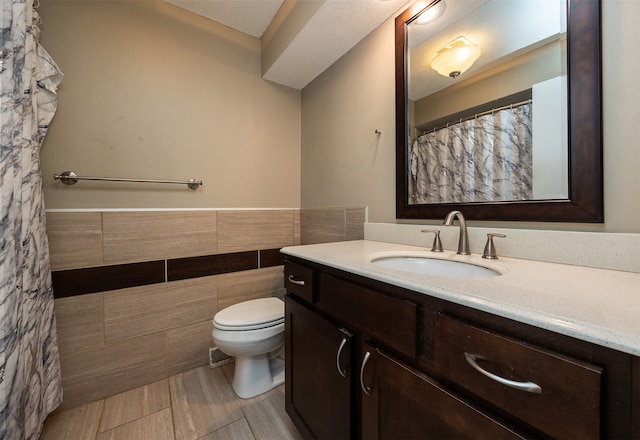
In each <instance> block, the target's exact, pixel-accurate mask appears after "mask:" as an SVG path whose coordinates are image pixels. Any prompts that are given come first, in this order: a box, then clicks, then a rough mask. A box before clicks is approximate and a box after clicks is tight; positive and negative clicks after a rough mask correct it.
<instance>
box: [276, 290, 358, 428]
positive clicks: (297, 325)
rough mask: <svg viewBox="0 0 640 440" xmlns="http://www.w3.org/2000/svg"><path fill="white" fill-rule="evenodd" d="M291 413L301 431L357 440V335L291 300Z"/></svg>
mask: <svg viewBox="0 0 640 440" xmlns="http://www.w3.org/2000/svg"><path fill="white" fill-rule="evenodd" d="M285 309H286V312H285V329H286V330H285V338H286V345H285V350H286V352H285V360H286V361H285V362H286V369H285V394H286V406H287V412H288V413H289V415H290V416H291V418H292V419H293V420H294V422H295V423H296V425H297V426H298V428H299V429H300V431H301V432H303V433H305V434H306V436H307V437H310V438H318V439H351V438H353V436H354V434H353V432H352V419H353V417H352V413H351V411H352V407H353V404H352V398H351V396H352V392H351V390H352V377H353V375H352V371H351V361H352V358H353V342H352V339H353V335H352V334H351V333H349V331H347V330H346V329H344V328H342V327H338V326H336V325H335V324H333V323H332V322H330V321H328V320H326V319H324V318H322V317H321V316H320V315H318V314H317V313H314V312H313V311H311V310H310V309H308V308H306V307H304V306H302V305H300V304H299V303H298V302H297V301H296V300H294V299H292V298H291V297H286V298H285Z"/></svg>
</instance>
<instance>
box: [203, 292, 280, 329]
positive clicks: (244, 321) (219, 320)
mask: <svg viewBox="0 0 640 440" xmlns="http://www.w3.org/2000/svg"><path fill="white" fill-rule="evenodd" d="M283 322H284V302H283V301H282V300H280V299H278V298H275V297H271V298H259V299H254V300H250V301H245V302H242V303H238V304H234V305H232V306H229V307H227V308H225V309H223V310H221V311H219V312H218V313H216V315H215V316H214V318H213V326H214V327H215V328H217V329H220V330H228V331H247V330H258V329H263V328H267V327H273V326H276V325H279V324H282V323H283Z"/></svg>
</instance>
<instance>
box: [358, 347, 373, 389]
mask: <svg viewBox="0 0 640 440" xmlns="http://www.w3.org/2000/svg"><path fill="white" fill-rule="evenodd" d="M370 357H371V353H369V352H368V351H367V352H366V353H365V354H364V359H362V366H361V367H360V388H362V392H363V393H365V394H366V395H367V396H370V395H371V387H368V386H366V385H365V384H364V378H363V375H364V367H365V366H366V365H367V362H369V358H370Z"/></svg>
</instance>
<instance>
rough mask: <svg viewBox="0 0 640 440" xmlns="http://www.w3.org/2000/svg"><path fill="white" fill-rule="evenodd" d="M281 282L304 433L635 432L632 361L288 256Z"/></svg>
mask: <svg viewBox="0 0 640 440" xmlns="http://www.w3.org/2000/svg"><path fill="white" fill-rule="evenodd" d="M300 281H304V283H300ZM285 288H286V289H287V297H286V301H285V309H286V330H285V348H286V374H287V376H286V379H285V383H286V410H287V412H288V413H289V415H290V416H291V418H292V420H293V421H294V423H295V424H296V426H297V427H298V428H299V430H300V432H301V433H303V435H304V436H305V437H306V438H318V439H336V438H352V439H359V438H362V439H376V438H402V439H411V438H420V439H425V438H432V439H441V438H447V439H450V438H451V439H463V438H467V439H482V438H487V439H498V438H500V439H502V438H505V439H506V438H557V439H576V438H580V439H599V438H611V439H626V438H637V437H638V436H640V432H638V426H637V417H638V407H637V405H638V402H639V399H638V395H639V394H640V391H639V389H638V388H639V387H638V378H635V379H634V374H635V375H637V372H638V359H637V358H636V357H634V356H631V355H627V354H624V353H620V352H617V351H615V350H611V349H607V348H605V347H601V346H597V345H594V344H591V343H587V342H585V341H581V340H576V339H573V338H570V337H568V336H563V335H558V334H555V333H553V332H550V331H547V330H543V329H539V328H537V327H532V326H529V325H526V324H523V323H520V322H516V321H513V320H509V319H506V318H503V317H499V316H496V315H491V314H488V313H485V312H481V311H478V310H475V309H473V308H469V307H465V306H461V305H458V304H453V303H451V302H448V301H445V300H441V299H438V298H434V297H431V296H429V295H424V294H420V293H417V292H413V291H410V290H406V289H402V288H400V287H397V286H392V285H389V284H386V283H382V282H378V281H375V280H372V279H369V278H366V277H361V276H358V275H354V274H350V273H347V272H344V271H341V270H338V269H334V268H330V267H327V266H324V265H320V264H316V263H312V262H308V261H305V260H301V259H297V258H294V257H290V256H287V258H286V261H285ZM634 369H635V373H634Z"/></svg>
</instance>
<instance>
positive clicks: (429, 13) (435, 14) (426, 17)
mask: <svg viewBox="0 0 640 440" xmlns="http://www.w3.org/2000/svg"><path fill="white" fill-rule="evenodd" d="M445 8H446V5H445V3H444V0H440V1H439V2H438V3H436V4H435V5H433V6H431V7H430V8H429V9H426V10H425V11H424V12H423V13H422V14H420V15H419V16H418V18H417V19H416V23H417V24H426V23H431V22H432V21H434V20H436V19H438V18H440V17H442V14H444V10H445Z"/></svg>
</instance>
